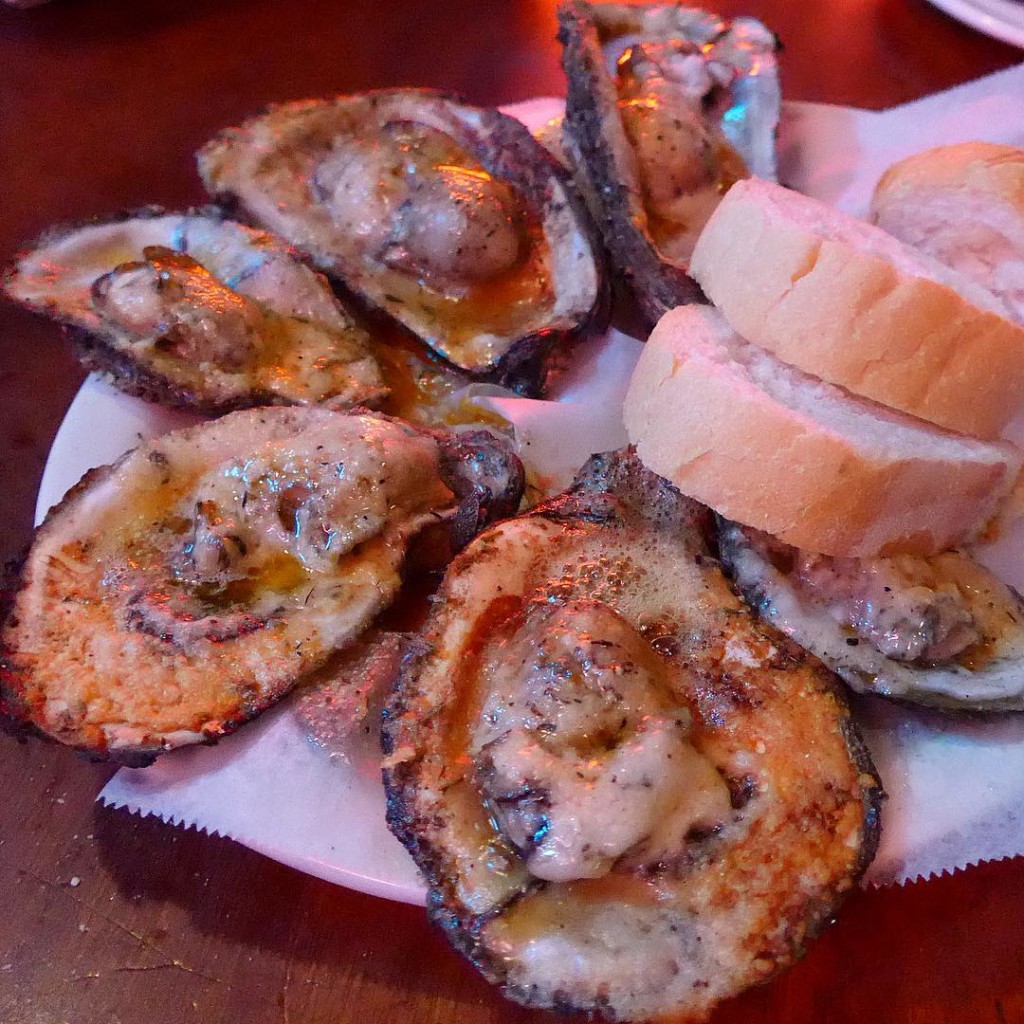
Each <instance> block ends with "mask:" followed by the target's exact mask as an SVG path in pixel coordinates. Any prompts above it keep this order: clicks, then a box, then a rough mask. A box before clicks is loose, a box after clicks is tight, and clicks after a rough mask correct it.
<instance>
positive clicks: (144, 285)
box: [4, 207, 387, 413]
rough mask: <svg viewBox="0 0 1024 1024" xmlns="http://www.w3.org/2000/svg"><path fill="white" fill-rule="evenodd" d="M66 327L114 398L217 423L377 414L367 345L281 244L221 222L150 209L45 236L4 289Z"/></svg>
mask: <svg viewBox="0 0 1024 1024" xmlns="http://www.w3.org/2000/svg"><path fill="white" fill-rule="evenodd" d="M4 287H5V290H6V291H7V294H8V295H10V297H11V298H13V299H14V300H15V301H17V302H20V303H22V304H23V305H26V306H28V307H29V308H31V309H35V310H37V311H39V312H42V313H47V314H49V315H50V316H53V317H55V318H57V319H58V320H60V321H63V322H64V323H67V324H70V325H72V326H73V327H74V328H77V330H75V332H74V335H75V340H76V343H77V347H78V351H79V355H80V357H81V360H82V362H83V363H84V364H85V365H86V366H87V367H88V368H89V369H91V370H98V371H100V372H102V373H105V374H106V375H108V376H109V377H110V378H111V379H112V380H113V382H114V383H115V384H116V385H117V386H118V387H120V388H121V389H122V390H124V391H127V392H128V393H130V394H134V395H140V396H141V397H143V398H150V399H154V400H156V401H159V402H162V403H165V404H170V405H179V406H187V407H190V408H195V409H199V410H200V411H203V412H210V413H219V412H226V411H228V410H231V409H236V408H242V407H246V406H252V405H267V404H300V405H307V404H318V403H319V404H324V405H329V406H332V407H337V408H344V407H348V406H352V405H356V404H362V405H373V404H377V403H379V402H380V401H381V400H382V399H383V398H384V396H385V395H386V393H387V390H386V388H385V386H384V381H383V379H382V377H381V371H380V367H379V366H378V364H377V361H376V360H375V358H374V356H373V354H372V352H371V350H370V342H369V338H368V337H367V335H366V334H365V332H363V331H362V330H361V329H360V328H358V327H357V326H356V325H355V323H354V322H353V320H352V318H351V316H350V315H349V314H348V313H347V312H346V311H345V310H344V309H343V308H342V306H341V305H340V304H339V303H338V301H337V299H336V298H335V297H334V294H333V293H332V291H331V288H330V285H328V283H327V282H326V281H325V280H324V278H323V277H322V276H321V275H320V274H317V273H316V272H315V271H313V270H311V269H310V268H309V267H307V266H305V265H304V264H302V263H301V262H300V261H299V260H298V259H297V258H296V256H295V254H294V253H293V252H292V251H291V250H290V249H289V248H288V247H287V246H286V245H284V244H283V243H282V242H281V241H280V240H278V239H276V238H274V237H273V236H271V235H268V234H266V233H265V232H262V231H254V230H252V229H251V228H247V227H244V226H243V225H241V224H237V223H235V222H234V221H231V220H226V219H224V217H223V216H222V215H221V214H220V213H219V212H218V211H216V210H212V209H208V210H194V211H191V212H189V213H183V214H182V213H165V212H163V211H162V210H159V209H157V208H155V207H154V208H149V209H145V210H140V211H136V212H134V213H130V214H125V215H123V216H121V217H117V218H115V219H113V220H109V221H106V222H103V221H97V222H94V223H89V224H86V225H79V226H76V227H72V228H58V229H55V230H52V231H50V232H48V233H47V234H46V235H44V236H43V237H42V238H41V239H39V240H38V241H37V242H36V243H34V244H33V245H32V246H31V247H30V248H29V249H28V250H27V251H26V252H24V253H22V254H21V255H20V256H19V257H18V259H17V261H16V263H15V264H14V266H13V267H12V268H11V269H10V270H9V271H8V273H7V275H6V278H5V280H4Z"/></svg>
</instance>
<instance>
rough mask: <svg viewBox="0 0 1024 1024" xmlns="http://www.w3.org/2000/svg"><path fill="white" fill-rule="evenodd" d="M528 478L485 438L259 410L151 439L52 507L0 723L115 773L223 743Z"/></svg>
mask: <svg viewBox="0 0 1024 1024" xmlns="http://www.w3.org/2000/svg"><path fill="white" fill-rule="evenodd" d="M521 493H522V467H521V466H520V465H519V463H518V460H517V459H516V458H515V456H513V455H511V453H510V451H509V450H508V449H507V447H506V446H504V445H503V444H502V443H501V442H499V441H497V440H495V439H494V438H492V437H490V435H484V434H476V435H461V436H455V435H442V434H440V433H439V434H429V433H425V432H422V431H419V430H416V429H414V428H412V427H410V426H408V425H406V424H403V423H401V422H400V421H397V420H390V419H388V418H385V417H381V416H377V415H370V414H359V415H357V414H345V413H340V412H333V411H329V410H326V409H322V408H305V409H303V408H294V407H286V408H265V409H252V410H245V411H241V412H235V413H231V414H229V415H227V416H225V417H223V418H222V419H219V420H216V421H214V422H211V423H206V424H203V425H200V426H197V427H193V428H190V429H187V430H183V431H179V432H176V433H171V434H168V435H166V436H164V437H161V438H158V439H156V440H153V441H150V442H147V443H145V444H143V445H141V446H140V447H138V448H136V449H135V450H133V451H131V452H129V453H128V454H127V455H125V456H123V457H122V458H121V459H120V460H119V461H118V462H116V463H115V464H113V465H112V466H105V467H102V468H100V469H97V470H93V471H92V472H90V473H89V474H88V475H87V476H86V477H85V478H84V479H83V480H82V482H81V483H80V484H79V485H78V486H77V487H76V488H75V489H74V490H72V491H71V492H70V493H69V494H68V496H67V497H66V498H65V499H64V501H63V502H62V503H61V504H60V505H58V506H57V507H56V508H54V509H53V510H51V512H50V513H49V515H48V516H47V518H46V521H45V522H44V523H43V525H42V526H41V527H40V528H39V530H38V531H37V533H36V537H35V541H34V543H33V546H32V548H31V550H30V552H29V554H28V556H27V559H26V561H25V563H24V565H23V567H22V570H21V575H20V579H19V580H18V581H17V585H16V587H15V588H14V593H13V599H12V606H11V608H10V611H9V614H8V615H7V618H6V621H5V623H4V625H3V628H2V632H0V710H2V711H4V712H6V713H7V714H8V715H11V716H13V717H15V718H16V719H19V720H20V721H22V722H24V723H26V724H28V725H30V726H32V727H34V728H35V729H36V730H38V731H40V732H42V733H44V734H45V735H47V736H50V737H52V738H54V739H56V740H59V741H60V742H62V743H66V744H69V745H71V746H74V747H77V748H80V749H82V750H85V751H87V752H89V753H91V754H94V755H97V756H109V757H111V758H114V759H116V760H120V761H123V762H126V763H145V762H146V761H147V760H150V759H152V757H153V756H154V755H155V754H157V753H160V752H162V751H164V750H168V749H170V748H172V747H178V746H181V745H183V744H189V743H196V742H202V741H208V740H212V739H216V738H217V737H219V736H221V735H223V734H225V733H227V732H230V731H232V730H233V729H235V728H236V727H237V726H238V725H240V724H242V723H243V722H245V721H246V720H248V719H249V718H252V717H253V716H254V715H256V714H257V713H259V712H260V711H262V710H263V709H265V708H266V707H268V706H269V705H271V704H273V703H274V702H275V701H276V700H278V699H279V698H280V697H282V696H283V695H284V694H285V693H286V692H287V691H288V690H290V689H291V688H292V686H293V685H294V684H295V683H296V681H298V680H299V679H300V678H303V677H305V676H307V675H308V674H309V673H310V672H312V671H313V670H316V669H319V668H320V667H322V666H323V665H324V664H325V663H326V662H327V660H328V659H329V658H330V657H331V656H332V655H333V654H334V653H335V652H336V651H338V650H340V649H341V648H344V647H346V646H347V645H349V644H350V643H351V642H352V641H354V640H355V639H356V638H357V637H358V636H359V634H360V633H361V632H362V630H363V629H364V628H365V627H366V626H367V625H368V624H369V622H370V621H371V619H372V618H373V616H374V615H376V613H377V612H379V611H380V610H381V609H382V608H383V607H384V606H386V605H387V604H388V603H389V602H390V601H391V599H392V598H393V597H394V595H395V593H396V592H397V590H398V588H399V585H400V582H401V579H400V572H401V570H402V568H403V563H404V562H405V561H406V553H407V549H409V546H410V544H411V543H412V542H413V540H414V539H415V542H416V545H417V549H416V553H415V554H416V557H415V561H416V562H417V563H418V564H428V565H430V566H432V567H436V566H437V565H438V564H439V563H443V562H445V561H447V559H448V558H449V557H450V556H451V552H452V550H453V548H454V547H456V546H457V545H458V544H459V543H460V542H461V541H463V540H465V539H468V535H469V534H470V533H471V532H473V531H474V530H475V529H477V528H478V527H479V526H480V525H482V524H483V523H485V522H486V521H487V519H488V518H489V516H490V515H492V514H503V513H507V512H508V511H510V510H512V509H514V508H515V507H516V506H517V504H518V500H519V496H520V495H521Z"/></svg>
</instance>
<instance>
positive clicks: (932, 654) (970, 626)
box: [719, 520, 1024, 711]
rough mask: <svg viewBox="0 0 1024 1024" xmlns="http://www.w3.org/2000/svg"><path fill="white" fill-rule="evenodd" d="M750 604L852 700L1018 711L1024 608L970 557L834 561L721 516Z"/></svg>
mask: <svg viewBox="0 0 1024 1024" xmlns="http://www.w3.org/2000/svg"><path fill="white" fill-rule="evenodd" d="M719 547H720V550H721V557H722V561H723V562H724V563H725V565H726V567H727V568H728V570H729V571H730V572H731V573H732V575H733V578H734V579H735V581H736V585H737V586H738V587H739V588H740V591H741V592H742V593H743V595H744V597H745V598H746V599H747V602H748V603H749V604H750V606H751V607H752V608H754V609H755V610H756V611H757V612H758V613H759V614H760V615H761V617H762V618H763V619H764V620H765V621H766V622H769V623H771V624H772V625H773V626H774V627H775V628H776V629H779V630H781V631H782V632H783V633H785V634H786V635H787V636H789V637H791V638H792V639H793V640H795V641H796V642H797V643H798V644H800V646H801V647H804V648H806V649H807V650H808V651H810V652H811V653H812V654H814V655H816V656H817V657H819V658H821V660H822V661H824V662H825V664H826V665H829V666H830V667H831V668H832V669H834V670H835V671H836V672H837V673H838V674H839V675H840V676H841V677H842V679H843V680H844V681H845V682H846V683H848V684H849V686H850V687H851V688H852V689H854V690H856V691H857V692H859V693H876V694H879V695H881V696H883V697H894V698H897V699H898V700H902V701H911V702H913V703H915V704H923V705H926V706H929V707H936V708H944V709H947V710H955V709H958V708H959V709H964V710H976V711H1010V710H1016V711H1021V710H1024V600H1022V599H1021V597H1020V595H1019V594H1017V592H1016V591H1015V590H1013V589H1012V588H1011V587H1008V586H1006V584H1004V583H1002V582H1000V581H999V580H998V579H996V577H995V576H993V575H992V573H991V572H989V571H988V570H987V569H985V568H984V567H983V566H981V565H979V564H978V563H977V562H975V561H974V560H973V559H972V558H970V557H969V556H968V555H966V554H963V553H961V552H958V551H947V552H945V553H944V554H940V555H935V556H933V557H931V558H920V557H917V556H912V555H906V556H899V557H894V558H862V559H856V558H831V557H829V556H827V555H816V554H811V553H809V552H805V551H801V550H799V549H797V548H793V547H790V546H789V545H788V544H783V543H782V542H781V541H779V540H776V539H775V538H774V537H769V536H768V535H767V534H765V533H761V532H760V531H758V530H753V529H751V528H749V527H746V526H740V525H739V524H737V523H732V522H729V521H726V520H723V521H722V522H721V524H720V532H719Z"/></svg>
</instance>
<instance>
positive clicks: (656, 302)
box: [558, 0, 781, 324]
mask: <svg viewBox="0 0 1024 1024" xmlns="http://www.w3.org/2000/svg"><path fill="white" fill-rule="evenodd" d="M558 19H559V26H560V27H559V40H560V41H561V43H562V46H563V52H562V66H563V68H564V70H565V74H566V78H567V79H568V94H567V97H566V111H565V123H564V127H563V144H564V148H565V150H566V152H567V153H568V156H569V159H570V160H571V162H572V163H573V164H574V165H575V167H576V170H577V175H578V178H579V180H580V181H581V185H582V188H583V191H584V193H585V195H586V197H587V200H588V202H589V204H590V206H591V209H592V210H593V212H594V214H595V218H596V219H597V221H598V223H599V225H600V227H601V231H602V234H603V236H604V241H605V245H606V247H607V249H608V252H609V254H610V256H611V261H612V265H613V266H614V268H615V270H616V271H617V272H618V273H619V274H621V275H622V276H623V278H624V279H625V280H626V281H627V282H629V284H630V286H631V287H632V289H633V292H634V293H635V296H636V299H637V300H638V303H639V305H640V308H641V311H642V313H643V314H644V315H645V316H646V317H647V319H648V320H649V321H650V322H651V323H652V324H653V323H654V322H655V321H657V320H658V319H659V318H660V317H661V315H662V314H663V313H665V312H666V311H667V310H669V309H672V308H674V307H675V306H679V305H682V304H684V303H687V302H693V301H696V300H698V299H699V298H700V289H699V288H698V287H697V285H696V284H695V283H694V282H693V281H692V280H691V279H690V278H689V276H688V275H687V273H686V270H687V267H688V265H689V258H690V254H691V252H692V250H693V246H694V243H695V242H696V240H697V236H698V235H699V234H700V231H701V229H702V228H703V226H704V224H705V223H706V221H707V219H708V217H710V216H711V213H712V212H713V210H714V208H715V206H716V205H717V203H718V201H719V199H720V198H721V197H722V195H723V194H724V193H725V191H726V190H727V189H728V188H729V186H730V185H731V184H732V183H733V182H734V181H736V180H737V179H738V178H742V177H746V176H747V175H748V174H752V175H756V176H758V177H762V178H769V179H774V177H775V131H776V127H777V125H778V121H779V113H780V109H781V95H780V91H779V84H778V75H777V66H776V61H775V49H776V40H775V37H774V36H773V35H772V33H771V32H769V31H768V29H766V28H765V27H764V26H763V25H762V24H761V23H760V22H758V21H755V20H754V19H752V18H736V19H735V20H733V21H731V22H725V21H722V20H720V19H719V18H717V17H716V16H714V15H711V14H707V13H706V12H704V11H701V10H698V9H696V8H691V7H683V6H681V5H679V4H661V5H646V4H645V5H626V4H616V3H594V4H591V3H586V2H585V0H567V2H565V3H563V4H562V5H561V6H560V7H559V12H558ZM609 55H611V57H613V58H614V59H615V65H614V68H615V70H614V73H613V72H612V71H610V70H609V67H608V57H609Z"/></svg>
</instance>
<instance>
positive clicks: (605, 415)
mask: <svg viewBox="0 0 1024 1024" xmlns="http://www.w3.org/2000/svg"><path fill="white" fill-rule="evenodd" d="M1022 100H1024V66H1022V67H1018V68H1013V69H1010V70H1008V71H1004V72H1000V73H998V74H996V75H992V76H989V77H988V78H984V79H980V80H978V81H976V82H972V83H969V84H968V85H965V86H962V87H960V88H957V89H954V90H951V91H949V92H947V93H943V94H940V95H937V96H932V97H929V98H927V99H924V100H921V101H919V102H916V103H911V104H907V105H905V106H902V107H897V108H894V109H893V110H890V111H886V112H884V113H872V112H868V111H859V110H850V109H847V108H842V107H828V106H821V105H814V104H804V103H797V104H789V105H788V106H787V107H786V110H785V115H784V122H783V129H782V135H781V140H780V155H781V159H780V178H781V180H782V181H783V182H784V183H785V184H788V185H790V186H793V187H796V188H799V189H800V190H801V191H805V192H807V193H809V194H811V195H814V196H817V197H818V198H821V199H823V200H825V201H827V202H830V203H833V204H834V205H836V206H839V207H841V208H842V209H845V210H847V211H849V212H852V213H854V214H863V212H864V211H865V209H866V207H867V202H868V199H869V197H870V194H871V189H872V188H873V186H874V183H875V181H876V180H877V178H878V177H879V175H880V174H881V172H882V171H883V170H884V169H885V168H886V167H887V166H888V165H889V164H891V163H892V162H893V161H895V160H897V159H900V158H902V157H903V156H906V155H909V154H910V153H913V152H917V151H919V150H921V149H924V148H927V147H929V146H932V145H937V144H939V143H946V142H957V141H967V140H971V139H984V140H989V141H995V142H1011V143H1016V144H1018V145H1021V144H1024V102H1022ZM558 106H559V105H558V101H553V100H538V101H531V102H530V103H528V104H524V105H520V106H518V107H516V108H514V112H515V113H516V114H517V115H518V116H520V117H522V119H523V120H525V121H527V123H530V124H537V123H541V122H543V121H545V120H547V119H548V118H549V117H551V116H553V115H554V114H556V113H557V112H558ZM638 351H639V343H638V342H636V341H635V340H633V339H630V338H627V337H625V336H623V335H618V334H615V333H612V334H611V335H609V337H607V338H605V339H602V340H600V341H598V342H596V343H591V344H589V345H588V346H587V347H586V348H585V349H584V352H583V359H582V360H581V364H580V365H579V367H578V370H577V372H576V373H575V374H574V378H573V379H572V380H569V381H567V382H566V383H565V386H564V387H563V390H562V393H561V394H560V395H559V401H558V402H534V401H526V400H523V399H515V398H508V397H493V396H492V397H483V398H480V399H479V401H482V402H485V403H487V404H489V405H490V406H491V407H492V408H494V409H496V410H497V411H500V412H501V413H502V415H504V416H506V417H507V418H508V419H509V420H511V421H512V422H513V423H514V424H515V426H516V431H517V435H518V438H519V440H520V442H521V444H522V447H523V452H524V456H525V457H526V458H527V459H528V460H530V463H531V466H532V468H533V470H534V472H535V473H536V474H537V475H538V476H540V477H542V478H543V479H544V480H545V482H546V483H548V484H550V485H551V486H552V488H557V487H559V486H562V485H564V483H566V482H567V481H568V480H569V479H570V478H571V476H572V474H573V473H574V472H575V470H576V468H577V467H578V466H579V465H580V463H582V462H583V461H584V459H585V457H586V456H587V455H589V454H590V453H591V452H592V451H602V450H607V449H610V448H614V447H617V446H619V445H620V444H622V443H624V441H625V435H624V432H623V429H622V424H621V418H620V412H619V407H620V404H621V396H622V392H623V389H624V387H625V384H626V382H627V381H628V374H629V371H630V369H631V368H632V365H633V363H634V362H635V359H636V356H637V353H638ZM185 419H187V417H180V416H175V415H169V414H167V413H164V412H162V411H160V410H158V409H156V408H155V407H153V406H149V405H146V404H145V403H142V402H139V401H137V400H135V399H131V398H128V397H126V396H124V395H122V394H120V393H117V392H114V391H113V390H111V389H110V388H108V387H106V386H105V385H103V384H102V383H100V382H98V381H96V380H95V379H92V378H90V380H89V381H87V382H86V384H85V385H83V388H82V391H81V392H80V393H79V395H78V396H77V397H76V399H75V401H74V403H73V404H72V406H71V408H70V409H69V411H68V415H67V417H66V419H65V422H64V424H63V426H62V427H61V430H60V432H59V433H58V436H57V439H56V440H55V442H54V447H53V451H52V452H51V457H50V461H49V463H48V464H47V469H46V473H45V475H44V478H43V484H42V487H41V490H40V495H39V504H38V508H37V512H38V513H44V512H45V510H46V509H47V508H48V507H49V505H50V504H51V503H52V502H53V501H54V500H56V499H58V498H59V497H60V495H61V494H63V493H64V491H65V490H66V488H67V487H68V486H70V485H71V484H73V483H74V482H75V481H76V480H77V479H78V477H79V476H80V475H81V473H82V472H84V471H85V469H87V468H89V467H90V466H92V465H97V464H100V463H101V462H104V461H108V460H109V459H111V458H113V457H114V456H116V455H117V454H118V453H119V452H120V451H122V450H124V449H126V448H128V447H130V446H132V445H133V444H135V443H137V441H138V440H139V438H140V437H144V436H145V437H148V436H152V435H155V434H159V433H162V432H163V431H165V430H167V429H170V428H171V427H172V426H174V425H178V423H180V422H184V421H185ZM1022 553H1024V524H1021V523H1018V524H1016V525H1015V526H1014V528H1013V529H1012V530H1010V531H1008V532H1007V533H1005V534H1004V535H1003V536H1002V538H1001V540H1000V542H999V544H998V545H997V546H995V547H994V548H993V549H992V550H990V551H989V552H988V553H987V556H986V560H987V561H988V562H989V564H991V565H992V566H993V568H995V569H996V570H997V571H998V572H999V573H1000V575H1002V576H1003V577H1004V578H1005V579H1007V580H1008V581H1009V582H1011V583H1014V584H1015V585H1017V586H1018V587H1021V586H1022V585H1024V554H1022ZM855 710H856V714H857V718H858V720H859V722H860V723H861V726H862V728H863V731H864V734H865V738H866V740H867V742H868V745H869V746H870V748H871V751H872V755H873V757H874V759H875V763H876V765H877V766H878V769H879V772H880V774H881V776H882V778H883V781H884V783H885V786H886V790H887V792H888V801H887V803H886V805H885V807H884V809H883V825H884V827H883V837H882V844H881V848H880V850H879V853H878V857H877V858H876V860H875V863H874V864H873V866H872V867H871V869H870V871H869V873H868V875H867V879H866V881H867V882H868V883H876V884H885V883H889V882H900V883H902V882H904V881H907V880H912V879H915V878H917V877H928V876H930V875H932V874H936V873H939V872H942V871H951V870H955V869H957V868H962V867H965V866H967V865H969V864H973V863H977V862H980V861H984V860H992V859H998V858H1002V857H1006V856H1011V855H1014V854H1018V853H1021V852H1024V821H1022V815H1021V813H1020V812H1019V810H1018V808H1021V807H1024V716H1013V715H1010V716H1005V717H1003V718H1001V719H998V720H984V719H967V720H963V719H953V718H947V717H944V716H940V715H934V714H930V713H922V712H920V711H914V710H909V709H906V708H901V707H897V706H893V705H890V704H887V703H886V702H884V701H881V700H878V699H873V698H859V699H857V700H856V702H855ZM100 798H101V799H102V800H104V801H105V802H106V803H108V804H110V805H112V806H115V807H127V808H129V809H130V810H132V811H136V812H139V813H142V814H155V815H157V816H159V817H160V818H162V819H164V820H165V821H170V822H173V823H175V824H185V825H196V826H197V827H199V828H203V829H206V830H208V831H210V832H216V833H220V834H221V835H225V836H230V837H232V838H234V839H237V840H238V841H239V842H242V843H244V844H245V845H247V846H250V847H252V848H254V849H257V850H260V851H261V852H263V853H265V854H267V855H268V856H271V857H274V858H275V859H277V860H280V861H283V862H284V863H287V864H290V865H293V866H295V867H297V868H300V869H301V870H304V871H308V872H310V873H312V874H315V875H319V876H320V877H323V878H326V879H329V880H331V881H336V882H339V883H341V884H344V885H348V886H350V887H352V888H356V889H361V890H363V891H366V892H371V893H374V894H376V895H380V896H386V897H390V898H394V899H400V900H405V901H408V902H422V900H423V895H424V889H423V885H422V882H421V881H420V879H419V878H418V877H417V874H416V870H415V868H414V866H413V864H412V861H411V860H410V859H409V858H408V856H407V855H406V853H405V851H404V850H403V849H402V848H401V847H400V846H399V845H398V843H397V841H396V840H394V839H393V838H392V837H391V835H390V833H389V832H388V831H387V829H386V826H385V823H384V797H383V791H382V788H381V785H380V782H379V775H378V772H377V764H376V753H375V750H374V748H373V746H372V745H371V744H368V743H367V742H365V741H364V740H361V739H360V740H357V741H354V742H353V745H352V750H351V751H350V752H349V757H348V758H347V760H341V759H337V758H335V759H334V760H331V759H329V758H328V757H327V756H326V755H325V754H324V753H323V752H322V751H320V750H318V749H317V748H315V747H313V746H312V745H311V744H310V743H308V742H307V741H306V739H305V737H304V733H303V731H302V729H301V727H300V726H299V725H298V723H297V722H296V720H295V719H294V717H293V716H292V715H291V713H290V711H289V708H288V706H287V703H286V704H285V705H284V706H283V707H281V708H279V709H277V710H276V711H274V712H271V713H269V714H267V715H265V716H263V718H262V719H260V720H259V721H257V722H255V723H253V724H251V725H248V726H246V727H245V728H244V729H243V730H242V731H241V732H240V733H238V734H237V735H235V736H232V737H229V738H228V739H226V740H224V741H222V742H221V743H220V744H219V745H218V746H216V747H210V748H202V749H195V750H190V751H183V752H179V753H176V754H173V755H171V756H168V757H165V758H162V759H161V760H159V761H158V762H157V763H156V764H155V765H154V766H152V767H150V768H146V769H122V770H121V771H120V772H118V774H117V775H116V776H115V777H114V778H113V779H111V781H110V782H109V783H108V785H107V786H106V788H105V789H104V790H103V792H102V793H101V794H100Z"/></svg>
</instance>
